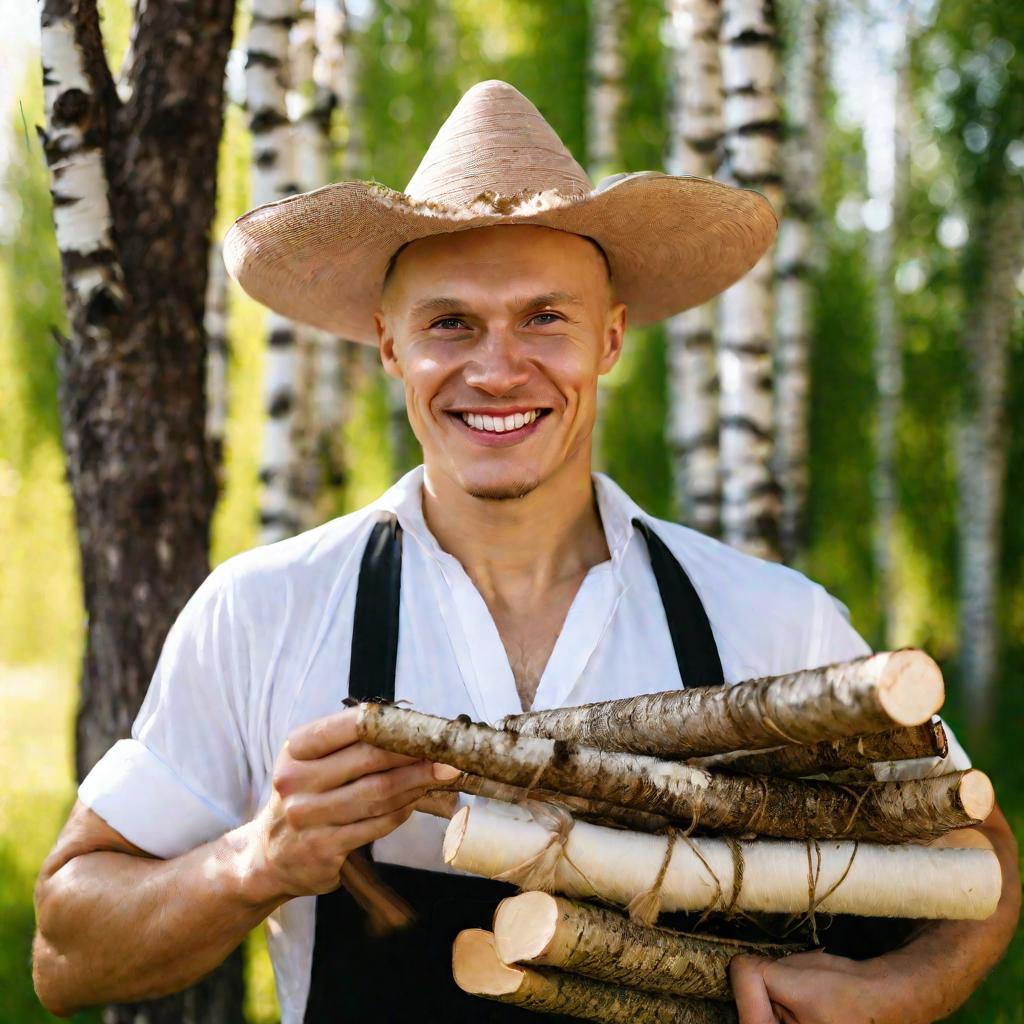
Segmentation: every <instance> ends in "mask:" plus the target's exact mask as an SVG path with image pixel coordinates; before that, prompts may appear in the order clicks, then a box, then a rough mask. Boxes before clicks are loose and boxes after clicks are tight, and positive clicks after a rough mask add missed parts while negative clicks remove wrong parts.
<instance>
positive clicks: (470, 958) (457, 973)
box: [452, 928, 526, 996]
mask: <svg viewBox="0 0 1024 1024" xmlns="http://www.w3.org/2000/svg"><path fill="white" fill-rule="evenodd" d="M452 975H453V977H454V978H455V984H456V985H458V986H459V988H461V989H462V991H463V992H468V993H469V994H470V995H474V996H508V995H511V994H512V993H513V992H517V991H518V990H519V986H520V985H522V983H523V978H524V977H525V976H526V974H525V972H524V971H521V970H519V969H518V968H516V967H509V966H508V965H507V964H504V963H502V961H501V958H500V957H499V956H498V953H497V950H496V949H495V948H494V936H493V935H492V934H491V933H490V932H488V931H484V930H483V929H482V928H469V929H467V930H466V931H462V932H459V934H458V935H456V936H455V943H454V944H453V946H452Z"/></svg>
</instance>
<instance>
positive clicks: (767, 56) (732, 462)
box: [718, 0, 782, 559]
mask: <svg viewBox="0 0 1024 1024" xmlns="http://www.w3.org/2000/svg"><path fill="white" fill-rule="evenodd" d="M721 44H722V85H723V90H724V103H723V121H724V131H725V164H724V174H723V177H724V178H725V179H726V180H727V181H729V182H730V183H731V184H734V185H741V186H744V187H748V188H754V189H757V190H758V191H759V192H761V193H763V194H764V195H765V196H766V197H767V198H768V200H769V201H770V202H771V204H772V206H773V207H774V208H775V210H776V212H777V213H779V214H780V215H781V212H782V211H781V205H782V204H781V200H782V190H781V187H780V185H781V175H780V170H779V135H780V131H781V128H780V121H779V100H778V95H777V83H776V69H777V61H776V47H777V42H776V25H775V11H774V4H773V2H772V0H723V3H722V30H721ZM773 258H774V256H773V252H772V251H769V252H767V253H765V255H764V256H763V257H762V258H761V259H760V260H759V261H758V263H757V264H756V265H755V266H754V268H753V269H752V270H751V271H750V272H749V273H748V274H747V275H746V276H745V277H743V278H742V279H741V280H739V281H738V282H737V283H736V284H734V285H733V286H732V287H731V288H729V289H727V290H726V291H725V292H724V293H723V294H722V296H721V298H720V300H719V333H718V370H719V379H720V386H721V405H720V409H721V417H722V425H721V435H720V445H721V466H722V534H723V537H724V539H725V540H726V541H727V542H728V543H729V544H732V545H733V546H735V547H738V548H741V549H742V550H744V551H747V552H749V553H750V554H753V555H757V556H759V557H761V558H771V559H777V558H778V557H779V546H778V533H779V500H778V488H777V486H776V484H775V481H774V479H773V475H772V436H773V430H772V418H773V411H774V410H773V400H772V394H773V384H772V334H773V326H774V325H773V320H774V296H773V288H772V263H773Z"/></svg>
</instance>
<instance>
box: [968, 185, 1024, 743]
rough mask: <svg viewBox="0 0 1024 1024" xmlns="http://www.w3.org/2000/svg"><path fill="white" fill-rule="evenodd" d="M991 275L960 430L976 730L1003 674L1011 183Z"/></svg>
mask: <svg viewBox="0 0 1024 1024" xmlns="http://www.w3.org/2000/svg"><path fill="white" fill-rule="evenodd" d="M978 220H979V223H978V227H977V228H976V231H977V237H978V238H980V239H981V240H982V242H981V244H982V247H983V260H984V264H983V269H982V275H981V281H980V287H979V289H978V294H977V296H976V298H973V301H969V302H968V304H967V315H966V317H965V319H964V326H963V333H962V345H963V348H964V352H965V354H966V356H967V360H968V365H969V367H970V376H969V378H968V382H967V388H966V401H965V403H964V410H963V414H962V419H961V422H960V424H959V430H958V438H957V441H958V444H957V462H958V471H959V472H958V475H959V484H960V496H959V497H960V502H959V506H960V507H959V533H960V663H961V666H962V671H963V680H964V687H965V690H966V694H967V707H968V709H969V711H968V713H969V715H970V717H971V720H972V726H974V727H975V728H979V727H982V726H984V725H985V724H986V723H987V722H989V721H990V720H991V717H992V705H993V692H992V687H993V682H994V677H995V670H996V656H997V637H998V614H997V607H996V604H997V602H996V595H997V593H998V588H999V564H1000V559H1001V553H1002V548H1001V543H1000V535H1001V527H1002V518H1003V505H1004V496H1005V489H1006V454H1007V445H1008V437H1007V434H1008V432H1009V430H1010V424H1009V422H1008V419H1007V396H1006V389H1007V374H1008V369H1009V367H1008V362H1009V352H1010V342H1011V339H1012V335H1013V325H1014V316H1015V313H1016V304H1017V302H1018V297H1017V280H1018V277H1019V275H1020V273H1021V269H1022V264H1024V196H1022V194H1021V191H1020V186H1019V183H1016V182H1014V183H1008V184H1007V185H1006V192H1005V194H1003V195H1001V196H999V197H997V198H996V199H995V201H994V202H992V203H991V205H990V206H989V208H988V209H987V210H986V211H985V212H984V215H983V216H982V217H980V218H979V219H978Z"/></svg>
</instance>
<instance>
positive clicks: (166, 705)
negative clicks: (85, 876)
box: [78, 563, 251, 857]
mask: <svg viewBox="0 0 1024 1024" xmlns="http://www.w3.org/2000/svg"><path fill="white" fill-rule="evenodd" d="M239 615H240V610H239V605H238V603H237V601H236V598H235V593H234V588H233V585H232V578H231V571H230V563H224V564H223V565H221V566H218V568H217V569H215V570H214V571H213V572H212V573H210V575H209V576H208V577H207V578H206V580H205V581H204V582H203V583H202V585H201V586H200V587H199V589H198V590H196V592H195V593H194V594H193V595H192V597H191V598H190V599H189V601H188V603H187V604H186V605H185V607H184V608H183V609H182V611H181V613H180V614H179V616H178V618H177V619H176V621H175V622H174V625H173V626H172V627H171V630H170V632H169V633H168V634H167V638H166V640H165V641H164V646H163V648H162V650H161V653H160V658H159V660H158V662H157V666H156V669H155V670H154V673H153V678H152V680H151V682H150V686H149V690H148V692H147V694H146V698H145V701H144V702H143V705H142V707H141V709H140V711H139V714H138V717H137V718H136V720H135V723H134V725H133V726H132V735H131V739H126V740H120V741H119V742H117V743H115V744H114V745H113V747H111V748H110V750H109V751H107V753H106V754H105V755H104V756H103V757H102V758H101V759H100V760H99V762H97V764H96V765H95V767H94V768H93V769H92V771H91V772H90V773H89V774H88V776H87V777H86V778H85V780H84V781H83V782H82V784H81V786H80V787H79V790H78V795H79V799H80V800H81V801H82V802H83V803H84V804H85V805H86V806H88V807H90V808H91V809H92V810H93V811H95V813H96V814H98V815H99V816H100V817H101V818H103V819H104V821H106V822H107V823H108V824H109V825H110V826H111V827H113V828H115V829H117V831H118V832H120V833H121V834H122V835H123V836H124V837H125V838H126V839H128V840H129V841H130V842H132V843H134V844H135V845H136V846H138V847H140V848H141V849H143V850H146V851H147V852H149V853H152V854H154V855H156V856H158V857H174V856H177V855H179V854H181V853H184V852H186V851H187V850H190V849H192V848H193V847H195V846H198V845H200V844H201V843H204V842H207V841H208V840H210V839H213V838H215V837H216V836H219V835H221V834H223V833H224V832H227V831H229V830H230V829H232V828H234V827H236V826H237V825H240V824H241V823H242V822H243V821H244V820H245V818H246V814H247V810H248V806H249V800H250V790H251V786H250V776H249V770H248V761H247V757H246V744H245V742H244V736H243V732H242V723H244V722H245V714H244V708H243V706H242V705H243V702H244V700H245V697H246V692H247V675H248V673H247V667H248V657H247V651H246V646H245V636H246V631H245V629H244V627H243V624H242V623H241V622H240V621H239Z"/></svg>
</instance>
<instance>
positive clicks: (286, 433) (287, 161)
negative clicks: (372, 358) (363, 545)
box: [245, 0, 305, 544]
mask: <svg viewBox="0 0 1024 1024" xmlns="http://www.w3.org/2000/svg"><path fill="white" fill-rule="evenodd" d="M297 15H298V0H254V2H253V5H252V24H251V26H250V28H249V40H248V48H247V49H248V53H247V60H246V72H245V74H246V106H247V109H248V114H249V130H250V132H251V134H252V156H253V160H252V164H253V171H252V202H253V204H254V205H260V204H262V203H268V202H272V201H273V200H275V199H281V198H283V197H285V196H288V195H292V194H293V193H295V192H297V191H298V187H297V183H296V180H295V174H294V165H293V140H292V128H291V122H290V119H289V116H288V102H287V93H288V41H289V39H288V37H289V31H290V28H291V25H292V24H293V22H294V21H295V19H296V17H297ZM297 379H298V358H297V337H296V329H295V325H294V324H293V323H292V321H291V320H288V319H286V318H285V317H282V316H280V315H279V314H277V313H270V314H269V315H268V318H267V352H266V363H265V366H264V378H263V400H264V407H265V409H266V416H267V418H266V424H265V426H264V431H263V450H262V454H261V458H260V481H261V482H262V484H263V491H262V493H261V495H260V527H261V533H260V539H261V541H262V542H263V543H265V544H267V543H273V542H274V541H277V540H281V539H282V538H284V537H288V536H291V535H292V534H293V533H295V532H297V531H298V530H299V529H301V528H302V523H303V521H304V518H305V517H304V515H303V510H302V509H298V508H296V507H295V506H294V504H293V501H292V495H291V488H290V476H291V472H292V468H293V466H294V465H295V460H294V458H293V446H292V435H293V429H294V424H295V409H296V384H297Z"/></svg>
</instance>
